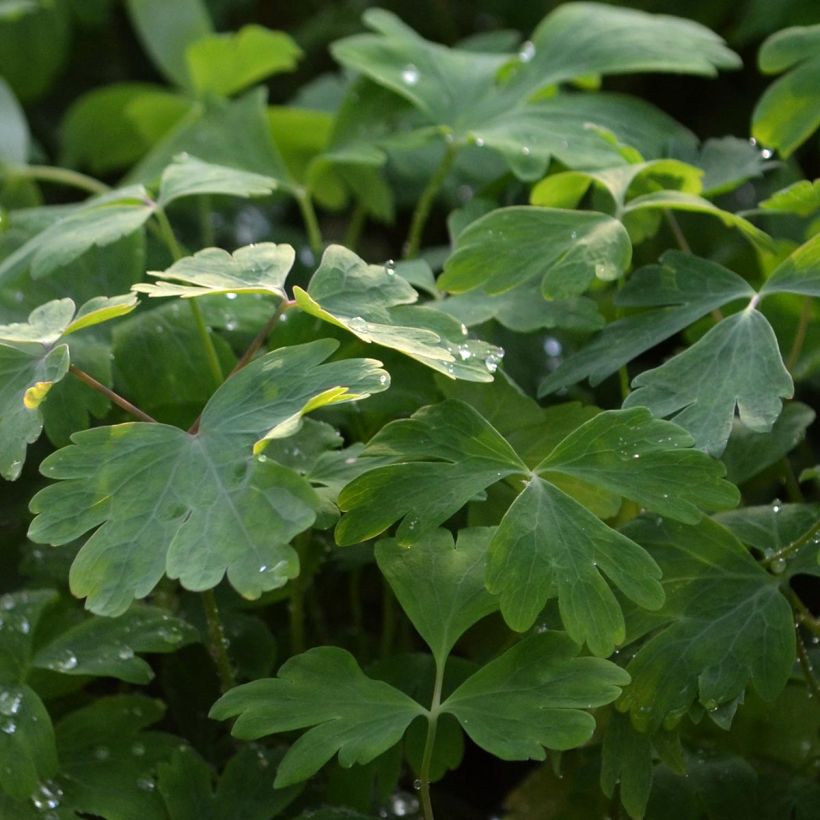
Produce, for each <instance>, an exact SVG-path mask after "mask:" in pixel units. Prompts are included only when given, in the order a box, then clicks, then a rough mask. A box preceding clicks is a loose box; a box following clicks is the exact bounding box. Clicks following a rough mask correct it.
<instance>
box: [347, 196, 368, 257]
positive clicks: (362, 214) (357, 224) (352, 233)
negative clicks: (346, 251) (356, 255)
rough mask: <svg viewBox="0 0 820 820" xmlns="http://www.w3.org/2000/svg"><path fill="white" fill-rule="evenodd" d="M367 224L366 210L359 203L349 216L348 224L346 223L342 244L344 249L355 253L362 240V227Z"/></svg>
mask: <svg viewBox="0 0 820 820" xmlns="http://www.w3.org/2000/svg"><path fill="white" fill-rule="evenodd" d="M366 223H367V208H365V206H364V205H363V204H362V203H361V202H360V203H359V204H358V205H357V206H356V207H355V208H354V209H353V213H352V214H351V215H350V222H348V223H347V230H346V231H345V238H344V243H345V247H346V248H350V250H352V251H355V250H356V248H357V247H358V245H359V240H360V239H361V238H362V232H363V231H364V226H365V224H366Z"/></svg>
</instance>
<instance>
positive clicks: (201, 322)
mask: <svg viewBox="0 0 820 820" xmlns="http://www.w3.org/2000/svg"><path fill="white" fill-rule="evenodd" d="M187 301H188V304H189V305H190V307H191V315H192V316H193V317H194V324H195V325H196V332H197V334H198V335H199V339H200V341H201V342H202V347H203V349H204V351H205V358H206V359H207V361H208V369H209V370H210V371H211V377H212V378H213V380H214V385H215V387H219V385H221V384H222V380H223V378H224V375H223V373H222V365H221V364H220V363H219V356H217V354H216V348H215V347H214V340H213V339H212V338H211V333H210V331H209V330H208V326H207V325H206V324H205V317H204V316H203V315H202V308H200V306H199V305H198V304H197V301H196V299H195V298H194V299H188V300H187Z"/></svg>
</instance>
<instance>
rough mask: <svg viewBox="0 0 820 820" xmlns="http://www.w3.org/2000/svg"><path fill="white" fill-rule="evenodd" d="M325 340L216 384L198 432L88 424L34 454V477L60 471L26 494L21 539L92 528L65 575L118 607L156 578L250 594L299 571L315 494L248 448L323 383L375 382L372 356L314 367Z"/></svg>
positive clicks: (284, 423)
mask: <svg viewBox="0 0 820 820" xmlns="http://www.w3.org/2000/svg"><path fill="white" fill-rule="evenodd" d="M336 346H337V344H336V343H335V342H333V341H330V340H320V341H316V342H312V343H310V344H306V345H300V346H297V347H289V348H280V349H279V350H276V351H274V352H272V353H269V354H267V355H265V356H262V357H260V358H258V359H256V360H255V361H254V362H253V363H251V364H250V365H248V366H247V367H246V368H244V369H243V370H241V371H240V372H239V373H237V374H236V375H234V376H233V377H231V378H230V379H229V380H228V381H227V382H226V383H225V384H224V385H223V386H222V387H221V388H220V389H219V390H217V392H216V393H214V395H213V396H212V397H211V399H210V401H209V402H208V404H207V405H206V407H205V410H204V411H203V413H202V417H201V424H200V427H199V432H198V433H197V434H194V435H191V434H188V433H185V432H184V431H183V430H180V429H178V428H175V427H170V426H168V425H164V424H146V423H130V424H121V425H116V426H114V427H99V428H96V429H93V430H87V431H84V432H81V433H77V434H76V435H75V436H74V442H75V443H74V444H73V445H72V446H70V447H67V448H64V449H63V450H60V451H58V452H56V453H54V454H53V455H52V456H50V457H49V458H48V459H46V460H45V461H44V462H43V464H42V465H41V470H42V472H43V473H44V474H45V475H47V476H49V477H50V478H55V479H63V480H62V481H60V483H58V484H55V485H52V486H50V487H47V488H46V489H44V490H42V491H41V492H40V493H38V495H37V496H35V498H34V499H32V502H31V507H32V510H34V511H36V512H38V513H39V515H38V517H37V518H36V519H35V521H34V522H33V524H32V526H31V531H30V534H31V537H32V539H33V540H36V541H39V542H45V543H52V544H55V545H58V544H64V543H67V542H69V541H71V540H73V539H75V538H78V537H80V536H81V535H82V534H83V533H85V532H87V531H88V530H90V529H94V528H97V527H99V529H97V530H96V532H95V533H94V535H93V536H92V537H91V538H90V539H89V540H88V541H87V542H86V543H85V545H84V547H83V548H82V549H81V550H80V552H79V554H78V556H77V558H76V560H75V562H74V564H73V566H72V570H71V576H70V581H71V586H72V590H73V591H74V593H75V594H76V595H77V596H79V597H85V596H87V597H88V601H87V604H86V605H87V607H88V608H89V609H91V610H92V611H93V612H96V613H98V614H107V615H117V614H119V613H122V612H124V611H125V610H126V609H127V608H128V606H129V604H130V602H131V600H132V599H133V598H135V597H143V596H145V595H147V594H148V593H149V592H150V591H151V590H152V589H153V587H154V586H155V585H156V584H157V582H158V581H159V580H160V578H161V577H162V575H163V574H165V573H167V574H168V575H169V577H171V578H179V579H180V581H181V583H182V584H183V585H184V586H185V587H186V588H188V589H194V590H203V589H209V588H211V587H213V586H216V584H218V583H219V581H220V580H221V579H222V577H223V575H225V574H226V573H227V576H228V580H229V581H230V583H231V584H232V585H233V586H234V587H235V588H236V589H237V590H238V591H239V592H240V593H241V594H243V595H244V596H246V597H248V598H257V597H259V595H261V593H262V592H264V591H266V590H270V589H276V588H278V587H280V586H282V585H283V584H285V583H286V581H287V580H288V579H289V578H293V577H295V576H296V575H297V574H298V572H299V562H298V558H297V556H296V553H295V551H294V550H293V549H292V548H291V547H290V546H289V545H288V543H287V542H288V541H289V540H290V539H291V538H293V537H294V536H295V535H296V534H297V533H299V532H301V531H302V530H304V529H306V528H307V527H309V526H310V525H311V524H312V523H313V520H314V518H315V509H316V506H317V499H316V496H315V494H314V493H313V490H312V489H311V488H310V485H309V484H307V482H305V481H304V479H302V478H301V477H300V476H299V475H298V474H296V473H295V472H293V471H292V470H290V469H288V468H286V467H283V466H281V465H279V464H277V463H275V462H273V461H271V460H269V459H267V458H265V457H254V456H253V455H252V452H251V451H252V448H253V446H254V443H255V442H257V441H259V439H260V438H261V437H263V436H266V435H271V430H272V429H273V430H276V429H277V428H287V429H289V430H293V429H295V427H296V425H297V424H298V419H299V417H300V416H301V414H302V413H304V412H306V411H307V409H309V408H310V405H311V403H312V402H314V401H315V399H316V398H317V397H318V396H322V395H323V394H324V393H326V391H328V390H330V389H333V388H337V387H338V386H339V385H347V387H346V388H340V389H350V390H352V391H355V395H357V396H364V395H367V394H369V393H371V392H378V391H380V390H382V389H384V386H383V384H382V383H381V380H380V379H381V376H383V375H385V374H384V372H383V371H382V370H380V369H379V367H378V363H377V362H374V361H372V360H368V359H352V360H345V361H337V362H332V363H328V364H322V362H323V361H324V360H325V359H326V358H327V357H328V356H329V355H330V354H331V353H332V352H333V351H334V350H335V349H336ZM100 525H102V526H100ZM274 533H275V535H272V534H274Z"/></svg>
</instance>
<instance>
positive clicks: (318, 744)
mask: <svg viewBox="0 0 820 820" xmlns="http://www.w3.org/2000/svg"><path fill="white" fill-rule="evenodd" d="M424 714H426V711H425V710H424V709H423V708H422V707H421V706H420V705H419V704H418V703H416V701H414V700H413V699H412V698H409V697H408V696H407V695H405V694H404V693H403V692H400V691H399V690H398V689H395V688H393V687H392V686H389V685H388V684H386V683H382V682H381V681H374V680H372V679H371V678H368V677H367V676H366V675H365V674H364V673H363V672H362V671H361V669H360V668H359V665H358V664H357V663H356V660H355V658H354V657H353V656H352V655H351V654H350V653H349V652H346V651H345V650H343V649H338V648H336V647H331V646H322V647H317V648H315V649H310V650H308V651H307V652H305V653H303V654H301V655H296V656H295V657H293V658H291V659H290V660H289V661H287V662H286V663H285V664H284V665H283V666H282V667H281V668H280V670H279V675H278V677H276V678H272V679H267V680H258V681H253V682H252V683H246V684H243V685H242V686H238V687H236V688H235V689H232V690H231V691H229V692H228V693H226V694H225V695H223V696H222V697H221V698H220V699H219V700H218V701H217V702H216V703H215V704H214V706H213V708H212V709H211V712H210V716H211V717H212V718H214V719H215V720H226V719H227V718H230V717H235V716H236V717H237V721H236V723H235V724H234V727H233V730H232V732H233V734H234V735H235V736H236V737H239V738H242V739H245V740H249V739H253V738H258V737H264V736H265V735H269V734H273V733H276V732H288V731H293V730H295V729H307V728H308V727H312V728H310V729H309V731H307V732H306V733H305V734H304V735H303V736H302V737H301V738H299V740H297V741H296V742H295V743H294V744H293V745H292V746H291V747H290V749H289V750H288V752H287V754H286V755H285V757H284V758H283V760H282V763H281V764H280V766H279V771H278V773H277V775H276V783H275V785H276V787H277V788H281V787H283V786H289V785H291V784H293V783H298V782H300V781H302V780H306V779H307V778H309V777H310V776H311V775H313V774H315V773H316V772H317V771H318V770H319V769H320V768H321V767H322V766H324V764H325V763H327V761H328V760H330V758H331V757H333V755H334V754H336V753H337V752H338V754H339V763H341V765H342V766H344V767H350V766H352V765H353V764H354V763H360V764H361V763H369V762H370V761H371V760H373V759H374V758H376V757H378V755H380V754H381V753H382V752H385V751H387V750H388V749H389V748H390V747H391V746H394V745H395V744H396V743H398V741H399V740H400V739H401V737H402V735H403V734H404V732H405V730H406V729H407V727H408V725H409V724H410V723H411V721H412V720H414V719H415V718H416V717H418V716H420V715H424Z"/></svg>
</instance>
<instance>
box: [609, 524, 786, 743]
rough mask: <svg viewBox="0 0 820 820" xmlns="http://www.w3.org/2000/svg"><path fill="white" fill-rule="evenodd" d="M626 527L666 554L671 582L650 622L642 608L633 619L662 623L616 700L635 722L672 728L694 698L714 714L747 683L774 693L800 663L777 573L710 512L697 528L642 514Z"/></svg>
mask: <svg viewBox="0 0 820 820" xmlns="http://www.w3.org/2000/svg"><path fill="white" fill-rule="evenodd" d="M624 533H625V534H626V535H629V536H630V537H631V538H633V539H635V540H636V541H637V542H638V543H639V544H642V545H643V546H644V547H646V548H647V549H648V550H649V551H650V553H651V554H652V556H653V558H655V559H656V560H657V561H658V563H659V564H660V566H661V569H662V570H663V581H662V583H663V586H664V589H665V590H666V603H665V604H664V606H663V608H662V609H661V610H660V612H659V613H657V615H653V616H652V622H651V624H650V623H648V622H647V621H646V619H643V618H642V616H639V618H638V620H637V621H636V624H635V628H636V629H638V630H639V631H640V632H645V631H647V630H648V629H649V628H652V629H654V630H657V631H655V632H654V634H653V635H652V637H650V638H649V640H648V641H647V642H646V643H644V644H643V645H642V646H641V647H640V648H639V649H638V652H637V654H636V655H635V657H634V659H633V660H632V661H630V663H629V665H628V666H627V671H628V672H629V674H630V675H631V676H632V684H631V685H630V686H629V688H628V689H627V690H626V691H625V692H624V695H623V697H622V698H621V700H620V701H619V704H618V706H619V708H620V709H622V710H623V711H629V712H630V714H631V717H632V722H633V724H634V725H635V726H636V727H637V728H638V729H639V730H641V731H654V730H656V729H658V728H660V727H661V726H662V725H664V726H667V727H671V726H674V725H675V724H676V723H677V722H678V721H680V719H681V717H683V715H685V714H686V713H687V712H688V711H689V708H690V707H691V706H692V705H693V704H694V703H696V702H697V703H700V704H701V705H702V706H703V708H704V709H706V710H707V712H712V713H716V712H717V711H718V710H719V709H720V707H721V706H724V705H726V704H731V703H732V702H733V701H735V699H736V698H738V697H740V696H742V694H743V691H744V689H745V688H746V685H747V684H748V683H751V684H752V685H753V686H754V687H755V689H756V690H757V692H758V693H759V694H760V695H761V696H762V697H764V698H765V699H767V700H771V699H772V698H774V697H776V696H777V695H778V693H779V692H780V691H781V690H782V688H783V687H784V686H785V684H786V681H787V679H788V676H789V674H790V672H791V667H792V664H793V662H794V626H793V622H792V613H791V607H790V606H789V604H788V602H787V601H786V599H785V598H784V597H783V595H782V594H781V593H780V591H779V590H778V587H777V580H776V579H775V578H774V577H773V576H772V575H770V574H769V573H767V572H766V571H765V570H763V569H762V568H761V567H760V566H759V565H758V564H757V563H756V562H755V560H754V559H753V558H752V557H751V556H750V555H749V553H748V552H747V551H746V550H745V549H744V548H743V546H742V545H741V544H740V543H739V542H738V541H737V540H736V539H735V538H734V537H733V536H732V535H731V534H730V533H729V531H728V530H726V529H724V528H723V527H721V526H720V525H718V524H716V523H714V522H712V521H710V520H709V519H706V518H705V519H703V520H702V521H701V522H700V523H699V524H697V525H696V526H694V527H692V526H686V525H683V524H678V523H675V522H672V521H663V520H662V519H657V520H650V519H647V518H644V519H639V520H636V521H635V522H632V523H630V524H629V525H627V527H625V528H624ZM639 624H640V626H639ZM633 637H634V636H633Z"/></svg>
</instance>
